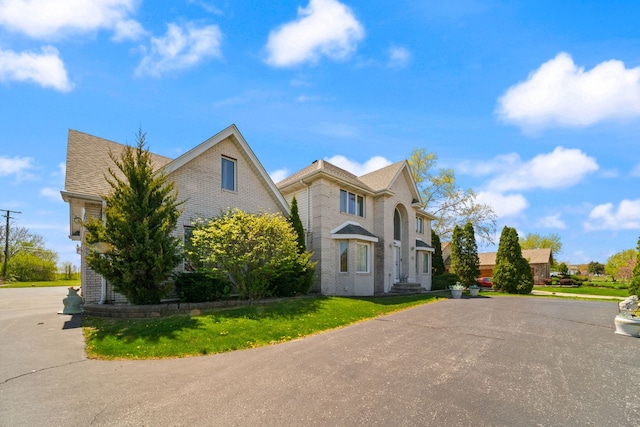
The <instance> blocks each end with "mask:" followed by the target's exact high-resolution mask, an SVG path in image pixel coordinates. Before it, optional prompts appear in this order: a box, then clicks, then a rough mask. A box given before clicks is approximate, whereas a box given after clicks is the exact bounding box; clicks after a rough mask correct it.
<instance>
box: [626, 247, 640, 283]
mask: <svg viewBox="0 0 640 427" xmlns="http://www.w3.org/2000/svg"><path fill="white" fill-rule="evenodd" d="M638 293H640V238H638V247H637V254H636V265H634V266H633V271H632V272H631V282H629V295H638Z"/></svg>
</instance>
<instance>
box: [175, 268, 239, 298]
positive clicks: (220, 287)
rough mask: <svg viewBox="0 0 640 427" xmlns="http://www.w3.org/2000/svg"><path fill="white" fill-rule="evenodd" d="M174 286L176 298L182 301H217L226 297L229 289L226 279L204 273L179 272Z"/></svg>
mask: <svg viewBox="0 0 640 427" xmlns="http://www.w3.org/2000/svg"><path fill="white" fill-rule="evenodd" d="M175 288H176V294H177V295H178V298H180V300H181V301H184V302H207V301H217V300H220V299H223V298H226V297H228V296H229V293H230V289H231V287H230V286H229V282H228V281H227V280H224V279H222V278H218V277H211V276H209V275H207V274H205V273H179V274H178V275H177V276H176V280H175Z"/></svg>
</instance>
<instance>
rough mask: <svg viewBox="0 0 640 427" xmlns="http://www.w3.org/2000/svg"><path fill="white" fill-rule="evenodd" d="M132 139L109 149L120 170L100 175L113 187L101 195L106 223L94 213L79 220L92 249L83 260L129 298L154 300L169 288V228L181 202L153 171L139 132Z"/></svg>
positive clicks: (172, 248) (173, 242) (173, 254)
mask: <svg viewBox="0 0 640 427" xmlns="http://www.w3.org/2000/svg"><path fill="white" fill-rule="evenodd" d="M137 140H138V142H137V146H136V147H130V146H127V147H125V149H124V150H123V151H122V153H121V155H120V156H119V157H118V156H116V155H115V154H114V153H110V154H109V155H110V157H111V160H113V162H114V163H115V165H116V167H117V168H118V170H119V173H118V172H117V171H116V170H113V169H111V168H109V175H110V177H107V176H105V179H106V180H107V182H108V183H109V185H110V186H111V188H112V189H113V190H112V192H111V193H110V194H108V195H103V196H102V197H103V199H104V200H105V201H106V203H107V206H106V209H105V216H106V224H103V222H102V220H101V219H99V218H91V219H89V221H88V222H86V223H84V226H85V227H86V228H87V235H86V243H87V244H88V245H89V247H90V248H91V250H90V251H89V254H88V255H87V262H88V264H89V266H90V267H91V268H92V269H93V270H95V271H96V272H97V273H99V274H101V275H102V276H103V277H104V278H105V279H107V280H108V281H109V282H110V283H111V284H112V285H113V288H114V290H115V291H116V292H119V293H121V294H123V295H124V296H125V297H127V299H128V300H129V301H130V302H131V303H133V304H157V303H159V302H160V299H161V298H162V297H163V296H165V295H166V294H167V292H168V291H169V290H170V287H169V284H168V283H167V279H168V278H169V275H170V274H171V272H172V271H173V269H174V267H175V266H176V265H177V264H178V263H179V262H180V260H181V255H180V254H179V251H178V248H179V240H178V238H176V237H174V236H173V235H172V233H173V231H174V230H175V228H176V224H177V221H178V217H179V216H180V209H179V207H180V205H181V204H182V202H178V201H177V197H178V196H177V193H176V191H175V186H174V183H173V182H172V181H169V180H168V178H167V177H166V175H164V173H162V172H161V171H159V172H157V171H154V170H153V167H152V165H151V153H149V151H148V150H147V149H146V148H145V134H144V133H142V131H138V134H137Z"/></svg>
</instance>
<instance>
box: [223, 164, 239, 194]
mask: <svg viewBox="0 0 640 427" xmlns="http://www.w3.org/2000/svg"><path fill="white" fill-rule="evenodd" d="M222 189H224V190H229V191H236V161H235V160H233V159H230V158H228V157H222Z"/></svg>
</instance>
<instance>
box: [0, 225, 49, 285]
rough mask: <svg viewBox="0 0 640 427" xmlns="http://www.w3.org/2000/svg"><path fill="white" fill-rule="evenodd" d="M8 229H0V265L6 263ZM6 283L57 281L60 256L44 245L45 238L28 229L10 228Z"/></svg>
mask: <svg viewBox="0 0 640 427" xmlns="http://www.w3.org/2000/svg"><path fill="white" fill-rule="evenodd" d="M5 238H6V228H5V227H0V242H2V248H3V250H2V253H0V263H1V264H2V265H3V266H4V262H5V252H4V246H5ZM8 249H9V250H8V258H7V271H6V274H5V277H4V278H3V280H4V281H6V282H11V281H20V282H29V281H47V280H55V279H56V278H57V274H58V254H57V253H56V252H55V251H52V250H49V249H47V248H46V247H45V245H44V238H43V237H42V236H40V235H39V234H36V233H33V232H31V231H29V229H28V228H26V227H16V226H10V227H9V239H8Z"/></svg>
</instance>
